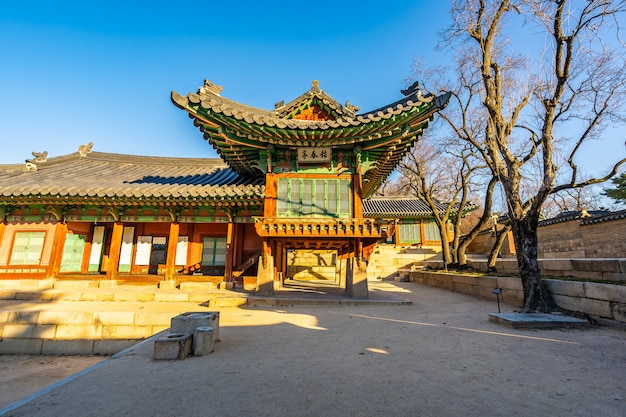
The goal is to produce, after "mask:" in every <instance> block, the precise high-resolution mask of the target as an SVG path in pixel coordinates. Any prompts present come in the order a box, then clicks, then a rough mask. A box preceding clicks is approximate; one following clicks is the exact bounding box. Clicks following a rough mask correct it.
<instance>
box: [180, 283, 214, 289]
mask: <svg viewBox="0 0 626 417" xmlns="http://www.w3.org/2000/svg"><path fill="white" fill-rule="evenodd" d="M179 288H180V290H181V291H210V290H214V289H215V288H216V287H215V283H214V282H181V283H180V287H179Z"/></svg>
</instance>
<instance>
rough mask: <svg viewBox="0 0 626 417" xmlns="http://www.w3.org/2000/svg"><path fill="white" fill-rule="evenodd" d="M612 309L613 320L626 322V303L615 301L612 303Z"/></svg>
mask: <svg viewBox="0 0 626 417" xmlns="http://www.w3.org/2000/svg"><path fill="white" fill-rule="evenodd" d="M611 310H612V312H613V320H615V321H619V322H621V323H626V304H622V303H613V304H611Z"/></svg>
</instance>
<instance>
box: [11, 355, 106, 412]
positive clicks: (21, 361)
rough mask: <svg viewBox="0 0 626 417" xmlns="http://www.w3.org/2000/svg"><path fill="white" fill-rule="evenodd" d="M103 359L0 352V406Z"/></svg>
mask: <svg viewBox="0 0 626 417" xmlns="http://www.w3.org/2000/svg"><path fill="white" fill-rule="evenodd" d="M106 358H107V357H106V356H43V355H0V387H2V388H1V389H0V409H2V408H4V407H6V406H7V405H9V404H11V403H13V402H15V401H17V400H19V399H21V398H24V397H26V396H28V395H31V394H33V393H35V392H37V391H39V390H41V389H44V388H46V387H47V386H49V385H52V384H54V383H56V382H58V381H60V380H62V379H64V378H67V377H68V376H70V375H73V374H75V373H77V372H80V371H82V370H83V369H85V368H88V367H90V366H91V365H93V364H96V363H99V362H102V361H103V360H105V359H106Z"/></svg>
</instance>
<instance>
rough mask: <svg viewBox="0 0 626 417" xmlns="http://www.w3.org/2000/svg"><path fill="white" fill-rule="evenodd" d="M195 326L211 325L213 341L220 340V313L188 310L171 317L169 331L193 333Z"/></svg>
mask: <svg viewBox="0 0 626 417" xmlns="http://www.w3.org/2000/svg"><path fill="white" fill-rule="evenodd" d="M197 327H212V328H213V330H214V332H215V341H218V340H220V337H219V336H220V332H219V327H220V313H219V311H210V312H189V313H183V314H180V315H178V316H176V317H173V318H172V321H171V324H170V332H172V333H193V332H194V330H195V329H196V328H197Z"/></svg>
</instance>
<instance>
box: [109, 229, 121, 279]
mask: <svg viewBox="0 0 626 417" xmlns="http://www.w3.org/2000/svg"><path fill="white" fill-rule="evenodd" d="M123 236H124V224H123V223H122V222H115V223H114V224H113V234H112V235H111V247H110V249H109V260H108V262H107V274H106V278H107V279H113V278H115V276H116V275H117V269H118V268H119V265H120V253H121V251H122V237H123Z"/></svg>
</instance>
